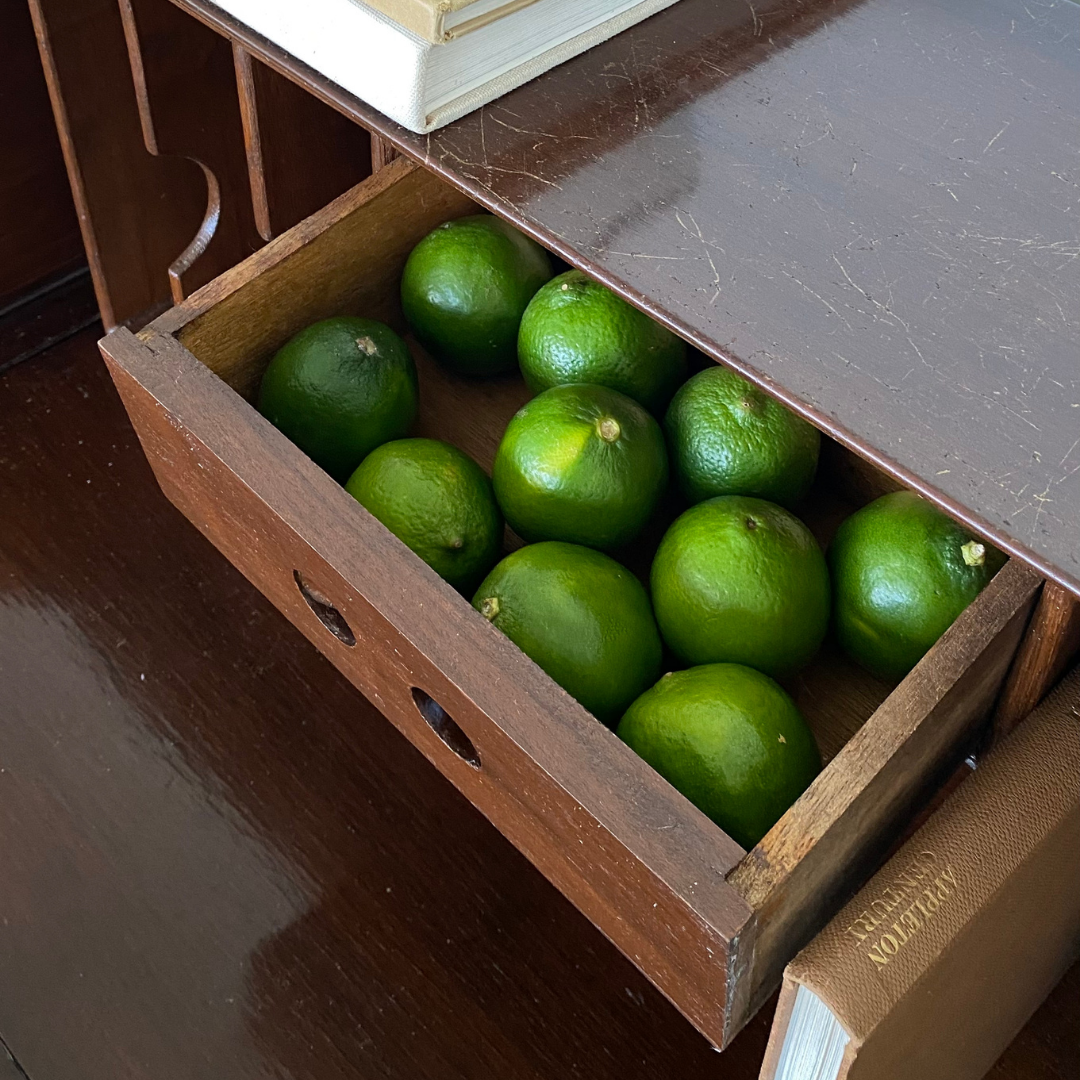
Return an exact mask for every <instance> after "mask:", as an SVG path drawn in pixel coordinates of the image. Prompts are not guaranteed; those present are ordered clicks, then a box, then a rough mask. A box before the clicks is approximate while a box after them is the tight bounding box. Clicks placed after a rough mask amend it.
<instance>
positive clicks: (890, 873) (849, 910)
mask: <svg viewBox="0 0 1080 1080" xmlns="http://www.w3.org/2000/svg"><path fill="white" fill-rule="evenodd" d="M1078 690H1080V668H1076V669H1074V670H1073V672H1072V673H1071V674H1070V675H1068V676H1066V678H1065V679H1063V680H1062V682H1061V683H1060V684H1059V685H1058V687H1057V689H1055V691H1053V693H1051V695H1050V696H1049V698H1048V699H1047V700H1046V701H1045V702H1044V703H1043V705H1041V706H1040V707H1039V709H1038V710H1036V713H1035V714H1033V715H1032V717H1031V718H1030V721H1029V722H1025V723H1024V724H1021V725H1020V727H1019V728H1017V729H1016V731H1014V732H1013V733H1012V734H1011V735H1010V736H1009V738H1008V739H1007V740H1006V741H1005V742H1004V743H1002V744H1001V746H999V747H998V748H997V749H996V750H995V751H994V752H993V754H992V755H991V756H990V757H988V759H987V761H986V763H985V764H984V765H983V766H982V769H981V770H979V769H977V770H976V771H975V772H974V773H973V774H972V775H971V776H969V777H968V778H967V779H966V781H965V782H964V783H963V784H961V785H960V787H959V788H957V790H956V791H955V792H953V794H952V795H951V796H950V797H949V799H948V800H947V801H946V802H945V804H944V805H943V806H942V807H941V808H940V809H939V810H938V812H937V813H936V814H935V815H934V816H933V817H931V818H930V820H929V821H927V822H926V823H925V824H924V825H923V826H922V827H921V828H920V829H919V830H918V831H917V832H916V833H915V834H914V835H913V836H912V837H911V838H910V839H909V840H908V841H907V842H906V843H905V844H904V845H903V847H902V848H901V849H900V850H899V851H898V852H897V853H896V854H895V855H894V856H893V857H892V858H891V859H889V861H888V862H887V863H886V864H885V865H884V866H883V867H882V868H881V869H880V870H879V871H878V872H877V873H876V874H875V875H874V876H873V877H872V878H871V879H870V880H869V881H868V882H867V883H866V885H864V886H863V888H862V889H860V890H859V892H858V893H857V894H856V897H855V899H853V900H852V901H850V902H849V903H848V904H847V905H845V906H844V908H842V909H841V911H840V912H839V913H838V914H837V915H836V916H835V917H834V920H833V921H832V922H831V923H830V924H829V926H830V927H832V926H834V925H835V924H837V923H839V922H840V921H841V920H851V919H852V916H853V913H855V911H856V908H857V907H860V905H859V904H858V898H859V897H862V896H864V895H866V894H870V893H873V892H874V890H875V886H876V887H877V888H878V889H881V888H882V887H883V886H886V885H887V884H888V883H890V882H892V881H894V879H895V878H896V877H897V876H898V875H899V873H901V872H903V871H904V870H905V869H906V867H907V865H908V864H909V863H910V862H911V861H912V858H913V854H915V853H920V852H921V850H922V849H923V848H924V847H927V846H935V845H934V844H928V839H931V838H932V839H935V840H936V841H937V842H936V847H937V848H938V849H939V850H942V851H946V852H947V849H948V847H949V846H951V844H952V843H954V842H955V841H952V840H949V839H948V838H949V835H950V833H951V831H952V825H951V822H952V819H953V818H954V817H955V816H956V815H958V814H964V815H969V814H977V811H976V810H974V809H973V808H977V807H979V806H986V805H993V804H994V803H995V801H996V798H997V796H996V786H997V785H996V782H995V781H996V778H997V777H998V776H999V775H1004V774H1005V773H1008V772H1011V771H1012V769H1011V768H1010V766H1009V757H1010V755H1009V754H1008V752H1007V749H1008V747H1009V746H1010V745H1012V746H1017V745H1018V744H1019V745H1022V744H1023V742H1025V741H1026V739H1027V738H1031V737H1032V736H1031V735H1029V734H1028V733H1029V732H1031V731H1032V728H1031V727H1029V723H1036V724H1037V722H1038V713H1039V712H1042V711H1044V710H1045V711H1046V712H1048V713H1049V712H1053V713H1059V712H1060V713H1061V716H1062V718H1064V717H1065V715H1067V714H1066V711H1065V710H1068V712H1070V713H1071V714H1072V716H1073V717H1074V718H1075V717H1080V713H1078V712H1077V711H1076V708H1075V706H1074V705H1072V704H1070V695H1071V698H1072V699H1075V697H1076V695H1077V692H1078ZM991 760H993V762H994V764H993V765H991ZM1055 764H1056V766H1057V768H1058V769H1059V770H1061V771H1062V772H1065V771H1069V769H1068V767H1066V766H1062V765H1061V764H1060V760H1059V762H1057V763H1055ZM980 772H981V778H980ZM988 775H989V776H990V777H991V779H987V776H988ZM1068 790H1069V787H1068V784H1064V785H1062V786H1061V791H1062V794H1061V795H1060V796H1059V798H1058V799H1057V800H1055V801H1054V803H1053V804H1052V805H1051V806H1050V807H1049V808H1047V812H1046V815H1045V818H1044V819H1043V820H1042V821H1041V830H1040V833H1039V836H1038V838H1037V839H1036V840H1035V842H1034V843H1033V844H1031V845H1029V846H1028V847H1027V848H1026V850H1025V855H1024V858H1022V859H1021V860H1020V862H1019V863H1017V864H1016V865H1015V866H1012V867H1011V868H1009V869H1002V870H1001V872H1000V873H999V874H998V875H997V876H996V877H995V878H993V879H991V880H990V881H987V879H985V878H979V879H976V881H977V882H978V881H983V882H985V884H986V887H985V888H983V889H977V890H976V893H975V895H974V896H972V894H970V893H969V894H968V900H967V904H968V910H967V912H966V914H965V915H964V917H963V921H962V923H961V924H960V926H959V927H958V928H957V929H956V931H955V932H954V933H952V934H951V935H950V936H949V937H948V938H947V939H946V940H945V941H944V943H943V944H942V946H941V948H940V949H939V950H938V951H937V952H935V953H934V955H933V956H932V957H929V958H927V960H926V961H925V962H923V963H920V964H917V965H916V966H915V967H913V968H912V969H911V970H910V971H908V970H906V969H903V968H902V969H901V971H903V979H902V983H901V985H900V987H899V988H898V989H897V990H896V991H895V992H894V994H893V1000H892V1002H891V1003H890V1005H889V1009H891V1008H893V1007H894V1006H895V1004H896V1002H898V1001H899V1000H900V999H901V998H903V997H904V996H906V995H908V994H910V993H911V992H912V991H913V990H914V989H915V988H916V987H917V986H918V985H919V983H920V981H921V980H922V979H923V978H924V977H925V976H926V974H927V972H928V971H929V970H930V968H931V967H932V966H933V965H934V964H936V963H937V962H938V960H939V959H940V957H941V956H943V955H945V954H946V953H947V952H948V951H949V949H950V947H951V945H952V942H953V941H954V940H955V939H956V938H957V937H959V936H960V935H962V934H963V932H964V930H965V929H966V928H967V927H968V926H969V925H970V924H971V921H972V919H974V918H975V917H976V916H977V915H978V913H979V912H980V911H981V910H982V909H983V908H984V907H985V906H986V905H987V904H988V903H990V902H991V901H992V900H993V898H994V897H995V896H996V895H997V894H998V893H999V892H1000V891H1001V889H1002V888H1003V887H1004V884H1005V883H1006V882H1007V880H1008V878H1009V877H1010V876H1011V874H1012V873H1014V872H1015V871H1016V870H1017V869H1018V868H1019V867H1021V866H1023V864H1024V863H1025V862H1026V861H1027V859H1028V857H1029V856H1030V853H1031V852H1033V851H1034V850H1035V849H1036V848H1037V847H1038V846H1039V845H1040V844H1041V843H1042V842H1043V840H1044V839H1045V838H1046V837H1047V836H1049V835H1050V833H1051V831H1052V829H1053V827H1054V826H1055V824H1057V823H1058V822H1060V821H1061V819H1062V817H1063V816H1064V815H1065V814H1067V813H1068V811H1069V809H1070V808H1071V806H1072V805H1073V803H1072V802H1070V801H1069V798H1068V795H1067V794H1066V793H1067V792H1068ZM1043 794H1044V795H1045V794H1046V791H1045V788H1044V789H1043ZM1073 801H1075V796H1074V797H1073ZM939 838H940V839H939ZM990 840H991V841H992V840H993V837H991V838H990ZM828 929H829V927H826V930H825V931H823V932H822V934H821V935H819V936H818V937H817V938H815V939H814V940H813V941H811V942H810V943H809V944H808V945H807V946H806V947H805V948H804V949H803V950H802V951H801V952H800V953H799V954H798V955H797V956H796V957H795V958H794V959H792V960H791V961H790V963H789V964H788V966H787V968H785V971H784V983H783V985H784V987H786V986H787V984H788V982H789V981H790V982H791V983H792V984H802V985H805V986H806V987H807V989H809V990H811V991H812V992H813V993H814V994H815V995H817V997H818V998H820V999H821V1000H822V1001H823V1002H825V1004H826V1005H827V1006H828V1007H829V1009H830V1010H831V1011H832V1013H833V1015H834V1016H835V1017H836V1018H837V1019H838V1021H839V1022H840V1023H841V1026H842V1027H843V1028H844V1030H845V1031H847V1032H848V1034H849V1035H850V1036H851V1038H852V1044H854V1043H855V1042H856V1041H857V1042H858V1045H859V1046H860V1047H861V1046H862V1045H863V1044H864V1043H865V1042H866V1040H867V1038H869V1036H870V1034H871V1033H872V1032H873V1031H874V1029H875V1028H876V1027H877V1026H878V1025H879V1024H880V1023H881V1022H882V1020H883V1019H884V1015H881V1016H878V1017H876V1018H875V1019H874V1020H873V1021H872V1022H871V1023H870V1024H869V1026H867V1027H866V1028H865V1030H862V1029H861V1028H859V1027H858V1026H857V1025H855V1024H853V1023H852V1022H851V1021H850V1019H847V1018H846V1017H848V1016H849V1015H852V1014H853V1013H852V1010H849V1009H847V1008H846V1007H845V1006H846V1005H847V1004H848V1002H847V1001H846V1000H844V999H843V997H842V996H841V997H837V995H836V993H835V992H834V991H835V988H831V989H830V988H827V987H824V986H821V985H820V984H818V983H816V982H815V978H814V968H815V967H817V966H819V965H820V966H822V967H823V968H824V967H829V968H832V969H834V970H835V969H836V967H837V955H836V949H837V942H836V941H834V940H826V938H825V934H826V932H827V931H828ZM841 963H842V964H843V966H844V967H846V966H847V962H846V960H844V961H841ZM856 981H857V980H856ZM852 992H853V993H857V991H852ZM781 993H783V990H782V991H781ZM887 1012H888V1010H886V1015H887ZM789 1018H790V1017H789ZM770 1044H771V1035H770ZM762 1076H763V1077H764V1076H765V1074H764V1073H762Z"/></svg>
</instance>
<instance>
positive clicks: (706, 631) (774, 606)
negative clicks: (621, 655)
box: [651, 495, 829, 678]
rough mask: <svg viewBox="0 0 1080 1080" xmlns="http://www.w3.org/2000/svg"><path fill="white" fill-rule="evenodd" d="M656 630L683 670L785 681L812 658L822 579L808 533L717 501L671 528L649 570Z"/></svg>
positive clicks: (763, 512)
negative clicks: (719, 669) (747, 673)
mask: <svg viewBox="0 0 1080 1080" xmlns="http://www.w3.org/2000/svg"><path fill="white" fill-rule="evenodd" d="M651 580H652V597H653V606H654V607H655V609H656V621H657V623H659V625H660V633H661V634H663V636H664V641H666V642H667V644H668V647H669V648H670V649H671V650H672V652H674V653H675V654H676V655H677V656H678V657H679V658H680V659H681V660H683V661H684V662H686V663H688V664H712V663H721V662H731V663H736V664H747V665H748V666H750V667H753V668H757V669H758V670H759V671H763V672H765V674H766V675H772V676H773V677H774V678H782V677H783V676H785V675H788V674H790V673H791V672H793V671H795V670H797V669H798V668H800V667H802V666H803V665H804V664H805V663H806V662H807V661H808V660H810V659H811V657H813V655H814V653H816V652H817V650H818V646H819V645H820V644H821V639H822V638H823V637H824V636H825V631H826V629H827V628H828V624H829V573H828V570H827V569H826V566H825V557H824V555H822V553H821V548H820V547H818V543H817V541H816V540H815V539H814V537H813V535H812V534H811V532H810V530H809V529H808V528H807V527H806V526H805V525H804V524H803V523H802V522H801V521H800V520H799V519H798V518H797V517H795V516H794V515H793V514H790V513H788V511H787V510H785V509H783V508H782V507H780V506H777V505H776V504H775V503H770V502H766V501H765V500H764V499H754V498H750V497H749V496H745V495H720V496H717V498H715V499H709V500H708V501H707V502H703V503H698V504H697V506H692V507H691V508H690V509H689V510H687V511H686V512H685V513H684V514H682V515H681V516H680V517H678V518H676V520H675V522H674V523H673V524H672V526H671V528H670V529H668V531H667V532H666V533H665V534H664V539H663V540H661V541H660V548H659V550H658V551H657V552H656V558H655V559H654V560H653V565H652V576H651Z"/></svg>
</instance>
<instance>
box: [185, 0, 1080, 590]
mask: <svg viewBox="0 0 1080 1080" xmlns="http://www.w3.org/2000/svg"><path fill="white" fill-rule="evenodd" d="M175 2H177V3H179V5H180V6H181V7H184V8H187V9H188V10H191V11H194V12H196V13H198V14H200V15H201V16H202V17H203V18H206V19H208V21H211V22H216V23H217V24H218V25H219V27H224V28H225V29H227V30H231V31H232V32H233V34H234V36H236V35H237V33H238V27H237V26H236V25H235V24H230V23H229V20H228V19H227V18H224V17H222V16H221V14H220V12H219V13H217V15H215V14H214V10H213V9H212V8H211V7H210V6H209V5H208V4H207V2H206V0H175ZM239 34H240V36H241V37H243V36H245V35H244V33H243V29H242V28H239ZM246 36H247V40H248V41H249V42H250V43H251V44H253V45H254V46H255V50H256V51H257V52H261V54H262V55H264V56H265V57H267V58H268V59H269V60H270V61H271V62H274V63H276V64H277V66H279V67H280V68H282V69H283V70H286V69H287V70H289V71H291V72H292V74H293V76H294V77H297V78H298V79H299V80H300V81H302V82H304V83H306V84H307V85H309V86H310V87H312V88H313V89H315V90H316V91H317V92H319V93H321V94H322V95H323V96H324V97H326V98H327V99H328V100H333V101H334V102H335V103H336V104H337V105H338V106H339V107H341V108H343V109H344V110H345V111H347V112H351V113H352V114H353V115H354V116H356V117H357V119H359V120H360V121H362V122H363V123H365V124H367V125H368V126H371V127H374V128H376V129H378V130H381V131H382V132H384V133H385V134H387V135H388V136H389V137H390V138H392V139H393V140H394V141H396V142H398V143H399V144H400V145H401V146H403V147H404V148H405V149H406V150H407V151H408V152H409V153H410V154H411V155H413V156H415V157H418V158H420V159H422V160H424V161H426V162H427V163H428V164H430V165H431V166H433V167H435V168H436V169H439V170H441V171H443V172H444V173H445V174H446V175H447V176H448V177H449V178H451V179H452V180H453V181H454V182H455V183H457V184H459V185H460V186H462V187H464V188H466V189H467V190H469V191H470V192H472V193H474V194H475V195H476V196H477V197H478V198H480V199H481V200H482V201H484V202H486V203H487V204H488V205H490V206H492V207H493V208H496V209H498V210H500V211H501V212H503V213H505V214H508V215H509V216H510V217H512V218H514V219H516V220H518V221H520V222H522V223H523V224H524V225H525V226H526V227H528V228H529V229H530V230H531V231H533V232H534V233H536V234H537V235H538V236H539V237H540V238H541V239H543V240H544V241H545V242H547V243H549V244H551V245H552V246H554V247H555V248H557V249H558V250H559V251H560V252H561V253H562V254H564V255H566V256H567V257H568V258H570V260H571V261H573V262H577V263H578V264H581V265H585V266H586V267H587V268H589V269H591V270H592V271H593V272H594V273H596V274H598V275H599V276H600V277H601V278H602V279H603V280H605V281H607V282H609V283H611V284H613V285H616V286H617V287H619V288H620V289H622V290H623V291H625V292H626V293H627V294H629V295H631V296H633V297H635V298H637V300H638V301H639V302H640V303H641V304H642V305H643V306H645V307H647V308H648V309H649V310H651V311H652V312H653V313H654V314H655V315H657V316H658V317H660V318H662V319H664V320H666V321H668V322H669V323H671V324H672V325H674V326H675V327H676V328H677V329H679V330H680V331H681V332H683V333H684V334H686V335H687V336H688V337H689V338H691V339H692V340H693V341H695V342H696V343H697V344H699V345H700V346H701V347H702V348H704V349H705V350H706V351H707V352H710V353H712V354H713V355H715V356H717V357H720V358H722V359H726V360H728V361H729V362H730V363H732V364H734V365H735V366H736V367H737V368H739V369H740V370H743V371H744V372H747V373H750V374H752V375H753V377H755V378H757V379H760V380H762V381H764V382H766V383H770V384H771V385H772V386H773V387H774V388H775V389H777V390H778V392H780V394H781V396H782V397H784V398H785V399H786V400H788V401H789V402H790V403H792V404H795V405H796V406H797V407H799V408H802V409H804V410H806V411H807V412H808V413H810V414H812V415H813V416H814V417H816V418H817V419H818V421H819V422H821V423H822V424H824V426H826V427H827V428H829V429H831V430H834V431H835V432H837V433H838V434H839V436H840V437H841V438H843V439H844V440H845V441H848V442H850V443H852V444H854V445H856V446H858V447H859V448H861V449H862V450H863V452H864V453H867V454H869V455H870V456H872V457H874V458H875V459H877V460H879V461H881V462H882V463H885V464H887V465H890V466H891V467H892V468H893V469H894V471H896V472H897V473H898V474H899V475H901V477H902V478H904V479H905V480H906V481H907V482H908V483H910V484H912V485H914V486H917V487H919V488H920V489H922V490H923V491H925V492H928V493H931V494H932V495H933V496H934V497H935V498H937V499H939V501H941V502H942V503H943V504H944V505H947V506H948V507H950V508H951V509H952V510H953V512H955V513H958V514H959V515H960V516H962V517H965V518H967V519H968V520H969V521H972V522H973V523H976V524H979V525H981V526H982V527H984V528H985V529H987V530H989V531H990V532H991V534H992V535H994V536H995V537H996V538H997V539H998V540H999V542H1001V543H1002V544H1003V545H1004V546H1007V547H1008V548H1010V549H1011V550H1013V551H1015V552H1018V553H1020V554H1023V555H1025V556H1026V557H1028V558H1029V559H1030V560H1031V561H1033V562H1035V563H1036V564H1037V565H1038V566H1040V567H1041V568H1042V569H1043V570H1044V571H1045V572H1049V573H1050V574H1052V576H1055V577H1057V578H1058V579H1059V580H1062V581H1064V582H1065V583H1066V584H1068V585H1070V587H1072V588H1074V589H1077V590H1080V257H1078V256H1080V9H1078V8H1077V6H1076V5H1074V4H1072V3H1070V2H1069V0H1056V2H1054V0H1051V2H1045V0H950V2H949V3H947V4H942V3H940V2H939V0H904V2H898V0H808V2H802V0H752V2H747V0H681V2H680V3H678V4H676V5H675V6H674V7H672V8H670V9H669V10H668V11H666V12H663V13H661V14H659V15H657V16H654V17H653V18H651V19H649V20H646V22H644V23H642V24H641V25H639V26H638V27H636V28H634V29H631V30H629V31H627V32H625V33H623V34H621V35H619V36H618V37H616V38H614V39H612V40H611V41H609V42H607V43H605V44H604V45H602V46H600V47H598V48H596V49H594V50H592V51H590V52H589V53H587V54H585V55H583V56H581V57H578V58H577V59H575V60H573V61H571V62H569V63H567V64H564V65H563V66H561V67H559V68H557V69H555V70H553V71H551V72H549V73H548V74H546V75H544V76H542V77H540V78H539V79H537V80H535V81H534V82H532V83H529V84H527V85H526V86H524V87H522V88H520V89H519V90H517V91H514V92H513V93H511V94H509V95H507V96H506V97H504V98H502V99H500V100H499V101H497V102H495V103H494V104H493V105H490V106H488V107H486V108H484V109H482V110H480V111H479V112H477V113H474V114H472V115H471V116H468V117H466V118H464V119H463V120H461V121H458V122H457V123H455V124H453V125H450V126H449V127H447V128H444V129H442V130H441V131H438V132H435V133H434V134H432V135H430V136H427V137H423V136H416V135H412V134H410V133H409V132H406V131H404V130H403V129H401V128H399V127H397V126H396V125H393V124H391V123H389V122H388V121H387V120H386V119H385V118H383V117H381V116H380V115H379V114H377V113H374V112H373V111H372V110H371V109H369V108H368V107H366V106H364V105H363V104H362V103H361V102H359V101H357V100H356V99H355V98H351V97H349V96H348V95H345V94H343V93H342V92H341V91H340V90H339V89H337V88H335V87H333V85H332V84H328V83H327V82H326V80H323V79H321V78H320V77H319V76H318V75H317V74H316V73H314V72H313V71H311V69H309V68H305V67H304V66H303V65H301V64H298V63H297V62H296V61H294V60H291V59H290V58H288V57H287V56H285V54H283V53H282V52H281V50H278V49H276V48H275V47H273V46H270V45H269V44H268V43H266V42H265V41H259V40H258V39H257V38H254V37H253V36H252V35H250V33H248V34H247V35H246Z"/></svg>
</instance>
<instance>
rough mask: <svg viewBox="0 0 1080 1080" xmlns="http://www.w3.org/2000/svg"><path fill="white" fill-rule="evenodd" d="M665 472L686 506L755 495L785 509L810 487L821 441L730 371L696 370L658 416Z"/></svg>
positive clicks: (810, 428) (802, 422) (810, 427)
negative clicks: (664, 440) (667, 451)
mask: <svg viewBox="0 0 1080 1080" xmlns="http://www.w3.org/2000/svg"><path fill="white" fill-rule="evenodd" d="M664 431H665V433H666V435H667V437H668V445H669V446H670V448H671V467H672V471H673V472H674V474H675V477H676V479H677V481H678V484H679V489H680V490H681V491H682V493H683V496H684V497H685V498H686V500H687V501H688V502H690V503H698V502H702V501H703V500H705V499H711V498H714V497H715V496H717V495H754V496H757V497H758V498H759V499H768V500H769V501H770V502H775V503H779V504H780V505H781V506H786V507H787V508H788V509H789V510H790V509H793V508H794V507H795V506H797V505H798V504H799V503H800V502H801V501H802V499H803V497H804V496H805V495H806V492H807V491H808V490H809V488H810V485H811V484H812V483H813V482H814V474H815V472H816V471H817V463H818V450H819V447H820V445H821V435H820V434H819V433H818V430H817V428H815V427H814V426H813V425H812V424H808V423H807V422H806V421H805V420H803V419H801V418H800V417H798V416H796V415H795V414H794V413H793V412H792V411H791V410H790V409H786V408H784V406H783V405H781V404H780V402H778V401H774V400H773V399H772V398H771V397H769V395H768V394H765V393H763V392H762V391H761V390H759V389H758V388H757V387H756V386H754V385H753V384H752V383H749V382H747V381H746V379H744V378H742V377H741V376H740V375H736V374H735V372H734V371H730V370H728V369H727V368H723V367H720V366H719V365H717V366H714V367H711V368H706V369H705V370H704V371H699V372H698V373H697V374H696V375H695V376H693V378H691V379H689V380H687V381H686V382H685V383H683V385H682V386H681V387H679V389H678V391H677V392H676V394H675V397H674V398H672V400H671V405H670V406H669V407H668V411H667V414H666V416H665V417H664Z"/></svg>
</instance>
